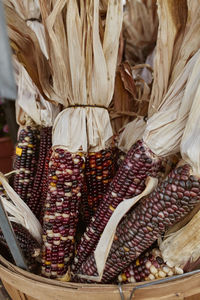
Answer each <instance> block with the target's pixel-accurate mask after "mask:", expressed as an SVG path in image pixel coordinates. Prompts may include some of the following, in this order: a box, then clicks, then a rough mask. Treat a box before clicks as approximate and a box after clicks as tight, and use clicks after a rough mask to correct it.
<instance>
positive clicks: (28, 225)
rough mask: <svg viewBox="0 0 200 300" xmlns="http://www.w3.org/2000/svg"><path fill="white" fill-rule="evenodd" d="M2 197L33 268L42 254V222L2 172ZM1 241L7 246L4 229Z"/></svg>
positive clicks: (19, 240) (0, 237) (22, 247)
mask: <svg viewBox="0 0 200 300" xmlns="http://www.w3.org/2000/svg"><path fill="white" fill-rule="evenodd" d="M0 199H1V201H2V204H3V206H4V208H5V211H6V212H7V215H8V219H9V220H10V222H11V224H12V227H13V230H14V233H15V234H16V238H17V240H18V242H19V245H20V247H21V249H22V251H23V253H24V256H25V258H26V260H27V263H28V265H29V267H30V268H31V269H32V268H33V267H34V266H35V264H36V260H38V257H39V255H40V247H41V234H42V228H41V226H40V223H39V222H38V220H37V219H36V217H35V216H34V215H33V213H32V212H31V210H30V209H29V207H28V206H27V205H26V204H25V203H24V202H23V201H22V199H21V198H20V197H19V196H18V195H17V193H16V192H15V191H14V190H13V189H12V188H11V186H10V185H9V183H8V181H7V179H6V177H5V176H4V175H3V174H2V173H0ZM0 243H2V244H3V245H4V246H6V247H7V244H6V241H5V238H4V236H3V233H2V231H0Z"/></svg>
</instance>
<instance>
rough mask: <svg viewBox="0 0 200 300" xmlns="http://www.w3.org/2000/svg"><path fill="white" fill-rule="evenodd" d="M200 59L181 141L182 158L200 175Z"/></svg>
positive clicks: (195, 173) (194, 172)
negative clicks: (194, 90)
mask: <svg viewBox="0 0 200 300" xmlns="http://www.w3.org/2000/svg"><path fill="white" fill-rule="evenodd" d="M199 64H200V60H199V62H198V65H196V73H195V75H196V84H198V87H197V89H196V93H195V95H194V96H193V97H194V100H193V104H192V107H191V111H190V115H189V118H188V121H187V124H186V127H185V130H184V134H183V137H182V141H181V147H180V148H181V155H182V158H183V159H184V160H185V161H186V162H187V163H188V164H189V165H190V166H191V167H192V173H193V174H194V175H197V176H199V175H200V134H199V133H200V113H199V107H200V79H199V78H200V70H199Z"/></svg>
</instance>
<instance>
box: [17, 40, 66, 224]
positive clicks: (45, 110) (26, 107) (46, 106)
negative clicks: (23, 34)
mask: <svg viewBox="0 0 200 300" xmlns="http://www.w3.org/2000/svg"><path fill="white" fill-rule="evenodd" d="M40 39H41V38H40ZM18 68H19V70H18V73H19V74H18V99H17V104H18V106H19V113H17V115H18V121H19V120H20V123H22V115H21V114H20V107H21V108H23V111H24V112H25V114H29V115H30V116H31V119H32V120H33V121H34V122H35V124H38V128H40V132H39V133H40V145H39V147H38V149H37V151H38V153H37V161H36V160H35V161H34V162H31V163H33V164H30V166H29V167H30V168H31V169H33V168H34V173H33V174H32V182H31V184H29V186H28V187H29V190H30V192H29V194H28V197H27V198H26V203H27V205H28V206H29V208H30V209H31V210H32V212H33V213H34V214H35V215H36V217H37V218H38V219H39V218H40V213H41V207H42V202H41V195H42V183H43V172H44V165H45V160H46V157H47V154H48V152H49V150H50V148H51V146H52V141H51V140H52V138H51V137H52V125H53V123H54V120H55V118H56V116H57V114H58V113H59V111H60V108H59V107H56V106H55V105H53V104H51V103H49V102H47V101H46V100H44V98H43V97H42V96H41V94H40V93H39V91H38V89H37V87H36V86H35V85H34V83H33V82H32V80H31V78H30V77H29V75H28V73H27V71H26V70H25V68H24V67H23V66H21V65H19V67H18ZM27 99H28V100H27ZM26 139H27V138H26ZM29 152H30V151H28V153H29ZM22 155H23V153H22ZM16 177H18V174H17V175H16ZM22 179H23V178H22ZM17 183H18V182H15V188H16V189H17V188H18V186H17Z"/></svg>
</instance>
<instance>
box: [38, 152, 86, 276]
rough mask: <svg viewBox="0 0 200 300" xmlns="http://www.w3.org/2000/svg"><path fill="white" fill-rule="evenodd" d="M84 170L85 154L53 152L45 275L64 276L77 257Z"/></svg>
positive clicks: (46, 215)
mask: <svg viewBox="0 0 200 300" xmlns="http://www.w3.org/2000/svg"><path fill="white" fill-rule="evenodd" d="M84 168H85V164H84V157H83V154H82V153H74V154H72V153H70V152H68V151H65V150H63V149H56V150H55V151H53V153H52V156H51V159H50V163H49V171H48V193H47V198H46V203H45V207H44V220H43V230H44V232H43V242H44V247H43V260H42V274H43V275H44V276H47V277H51V278H56V277H60V276H62V275H63V274H64V273H65V271H66V268H67V265H68V264H69V262H70V259H71V258H72V257H73V254H74V237H75V233H76V226H77V222H78V214H79V207H80V200H81V189H82V184H83V179H84Z"/></svg>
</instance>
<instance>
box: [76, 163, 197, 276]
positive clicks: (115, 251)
mask: <svg viewBox="0 0 200 300" xmlns="http://www.w3.org/2000/svg"><path fill="white" fill-rule="evenodd" d="M190 170H191V168H190V166H189V165H187V164H186V165H184V166H180V167H178V168H176V169H175V170H173V171H172V172H171V173H170V174H169V175H168V177H167V178H166V179H165V180H164V181H163V182H162V183H160V184H159V185H158V187H157V188H156V189H155V190H154V191H153V192H152V193H150V194H149V195H148V196H146V197H144V198H143V199H142V200H141V201H140V202H139V204H138V205H137V206H136V207H133V208H132V209H131V210H130V211H129V212H128V214H127V215H126V217H125V218H124V219H123V220H122V221H121V223H120V224H119V225H118V227H117V230H116V234H115V237H114V241H113V244H112V246H111V249H110V252H109V256H108V258H107V261H106V265H105V269H104V273H103V277H102V282H110V281H111V280H112V279H113V278H115V277H116V276H117V275H118V274H119V273H120V272H121V271H122V270H124V269H125V268H126V267H128V265H129V264H130V263H131V262H132V261H134V260H135V259H137V257H139V255H140V254H141V253H142V252H143V251H145V250H146V249H148V248H149V247H150V246H151V245H152V244H153V242H155V241H156V240H157V238H158V237H159V236H160V235H161V234H163V233H164V232H165V231H166V229H167V228H169V227H170V226H172V225H173V224H175V223H176V222H178V221H179V220H180V219H182V218H183V217H185V216H186V215H187V214H188V213H189V212H190V211H191V210H192V209H193V208H194V207H195V205H196V204H197V203H199V202H200V179H198V178H196V177H195V176H192V175H190ZM77 273H80V274H87V275H94V276H95V275H97V269H96V265H95V259H94V255H93V254H91V255H90V257H89V258H88V259H87V261H86V262H84V263H83V264H82V266H81V268H80V269H79V270H78V272H77Z"/></svg>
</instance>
